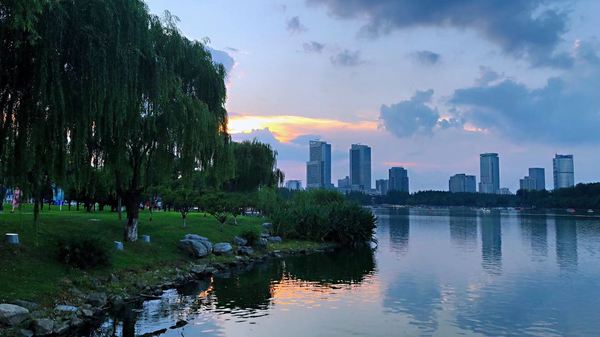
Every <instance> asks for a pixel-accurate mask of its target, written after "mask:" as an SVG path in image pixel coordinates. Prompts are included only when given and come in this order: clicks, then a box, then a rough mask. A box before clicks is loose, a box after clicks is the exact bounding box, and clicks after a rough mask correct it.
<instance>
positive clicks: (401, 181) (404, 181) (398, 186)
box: [388, 167, 409, 193]
mask: <svg viewBox="0 0 600 337" xmlns="http://www.w3.org/2000/svg"><path fill="white" fill-rule="evenodd" d="M388 174H389V177H388V180H389V187H388V190H389V191H400V192H406V193H409V185H408V171H407V170H406V169H405V168H404V167H392V168H391V169H389V171H388Z"/></svg>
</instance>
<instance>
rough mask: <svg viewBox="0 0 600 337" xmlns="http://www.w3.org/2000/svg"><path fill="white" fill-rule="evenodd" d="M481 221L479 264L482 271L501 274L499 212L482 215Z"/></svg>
mask: <svg viewBox="0 0 600 337" xmlns="http://www.w3.org/2000/svg"><path fill="white" fill-rule="evenodd" d="M479 219H480V221H481V260H482V261H481V263H482V266H483V269H484V270H486V271H488V272H490V273H493V274H499V273H501V272H502V227H501V221H500V211H497V210H493V211H492V212H491V213H490V214H482V215H481V216H480V218H479Z"/></svg>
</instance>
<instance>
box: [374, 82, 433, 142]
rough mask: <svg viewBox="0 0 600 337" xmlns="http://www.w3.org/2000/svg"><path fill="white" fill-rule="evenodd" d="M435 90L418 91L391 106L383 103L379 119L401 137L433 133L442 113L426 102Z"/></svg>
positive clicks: (389, 129)
mask: <svg viewBox="0 0 600 337" xmlns="http://www.w3.org/2000/svg"><path fill="white" fill-rule="evenodd" d="M432 96H433V90H431V89H430V90H427V91H417V92H416V93H415V95H414V96H413V97H411V98H410V99H409V100H406V101H401V102H399V103H396V104H392V105H390V106H387V105H382V106H381V109H380V110H379V119H380V121H381V122H382V124H383V127H384V128H385V129H386V130H387V131H389V132H391V133H392V134H394V135H395V136H397V137H399V138H404V137H410V136H412V135H415V134H431V132H432V131H433V129H434V128H435V127H436V126H437V125H438V120H439V119H440V114H439V113H438V111H437V109H432V108H430V107H429V106H427V104H426V103H429V102H430V101H431V97H432Z"/></svg>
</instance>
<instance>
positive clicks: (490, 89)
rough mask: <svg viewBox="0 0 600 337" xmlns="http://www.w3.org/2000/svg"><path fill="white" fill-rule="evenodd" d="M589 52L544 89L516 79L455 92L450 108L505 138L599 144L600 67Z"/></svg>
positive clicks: (483, 83)
mask: <svg viewBox="0 0 600 337" xmlns="http://www.w3.org/2000/svg"><path fill="white" fill-rule="evenodd" d="M596 59H597V54H596V53H595V52H593V50H587V51H586V52H585V53H582V54H581V55H580V56H579V57H576V58H575V60H576V66H575V67H574V68H573V69H572V70H571V71H569V72H567V73H566V74H564V75H563V76H561V77H553V78H550V79H549V80H548V81H547V83H546V84H545V85H544V86H542V87H541V88H529V87H527V86H526V85H525V84H523V83H519V82H517V81H516V80H513V79H501V80H499V81H498V80H497V81H496V82H494V83H492V84H490V83H489V82H487V81H483V82H481V81H480V82H478V83H477V84H476V85H474V86H473V87H469V88H463V89H458V90H455V92H454V93H453V95H452V97H451V98H450V99H449V103H450V104H452V105H454V107H455V108H456V110H457V111H459V112H460V114H461V115H462V116H463V117H464V118H465V119H466V120H467V121H468V122H469V123H471V124H473V125H475V126H476V127H479V128H483V129H488V130H490V131H492V132H496V133H499V134H501V135H503V136H505V137H509V138H510V139H516V140H526V141H531V142H539V143H551V144H581V143H595V144H597V143H600V133H599V132H598V130H597V129H598V125H600V95H598V88H600V64H598V63H595V61H594V60H596Z"/></svg>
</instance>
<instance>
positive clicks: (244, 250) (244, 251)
mask: <svg viewBox="0 0 600 337" xmlns="http://www.w3.org/2000/svg"><path fill="white" fill-rule="evenodd" d="M237 253H238V255H242V256H250V255H252V254H254V249H253V248H252V247H248V246H241V247H238V249H237Z"/></svg>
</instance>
